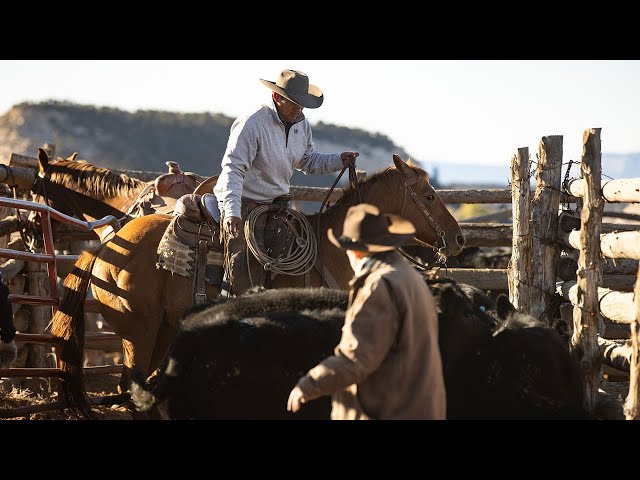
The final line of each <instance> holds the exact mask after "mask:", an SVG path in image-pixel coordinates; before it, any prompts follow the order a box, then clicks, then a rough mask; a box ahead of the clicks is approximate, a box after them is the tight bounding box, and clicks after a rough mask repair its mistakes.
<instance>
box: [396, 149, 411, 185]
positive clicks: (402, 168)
mask: <svg viewBox="0 0 640 480" xmlns="http://www.w3.org/2000/svg"><path fill="white" fill-rule="evenodd" d="M393 163H394V164H395V165H396V168H397V169H398V171H399V172H400V173H402V174H403V175H404V177H405V178H409V179H410V178H411V177H412V176H413V170H412V169H411V167H410V166H409V165H407V162H405V161H404V160H402V158H400V155H396V154H395V153H394V154H393Z"/></svg>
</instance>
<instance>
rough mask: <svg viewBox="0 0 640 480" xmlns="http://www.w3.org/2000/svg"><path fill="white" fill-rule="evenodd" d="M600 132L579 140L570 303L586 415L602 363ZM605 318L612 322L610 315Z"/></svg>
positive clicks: (594, 130)
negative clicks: (579, 202)
mask: <svg viewBox="0 0 640 480" xmlns="http://www.w3.org/2000/svg"><path fill="white" fill-rule="evenodd" d="M600 131H601V129H600V128H591V129H587V130H585V131H584V135H583V137H582V144H583V148H582V152H583V154H582V160H581V162H580V171H581V176H582V178H584V179H586V183H585V189H584V193H583V199H584V202H583V208H582V212H581V214H580V221H581V223H580V232H581V237H580V245H581V246H582V248H581V249H580V256H579V258H578V282H577V284H576V288H575V301H572V302H571V303H573V304H574V305H575V308H574V311H573V337H572V339H571V345H570V347H571V350H572V352H573V354H574V355H576V358H577V360H578V361H579V364H580V368H581V370H582V376H583V379H584V391H585V408H586V410H587V411H588V412H593V411H594V410H595V408H596V405H597V402H598V386H599V385H600V377H601V367H600V366H601V363H602V362H601V359H600V350H599V348H598V327H599V323H600V322H601V321H602V320H601V319H600V317H599V313H598V300H599V297H598V285H600V284H601V283H602V266H601V265H602V263H601V260H600V242H599V239H600V232H601V229H602V210H603V208H604V199H603V198H602V196H601V194H600V192H601V189H600V178H601V160H602V154H601V143H600ZM594 240H595V241H594ZM601 300H602V299H601ZM601 308H602V307H601ZM603 310H604V309H603ZM603 314H604V312H603ZM605 316H607V317H608V318H611V317H610V316H609V315H605ZM611 319H612V320H614V319H613V318H611Z"/></svg>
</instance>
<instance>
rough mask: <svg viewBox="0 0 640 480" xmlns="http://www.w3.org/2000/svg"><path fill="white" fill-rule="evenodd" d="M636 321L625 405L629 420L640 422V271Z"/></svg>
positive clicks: (636, 289)
mask: <svg viewBox="0 0 640 480" xmlns="http://www.w3.org/2000/svg"><path fill="white" fill-rule="evenodd" d="M634 293H635V307H636V308H635V311H636V321H635V322H633V323H632V324H631V362H630V365H629V393H628V395H627V401H626V402H625V404H624V414H625V418H626V419H627V420H640V331H638V330H639V329H640V270H639V271H638V275H637V278H636V286H635V291H634Z"/></svg>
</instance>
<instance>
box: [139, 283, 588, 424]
mask: <svg viewBox="0 0 640 480" xmlns="http://www.w3.org/2000/svg"><path fill="white" fill-rule="evenodd" d="M425 281H426V282H428V284H429V286H430V287H431V290H432V292H433V293H434V295H435V297H436V300H437V304H438V314H439V342H440V349H441V354H442V358H443V369H444V375H445V382H446V388H447V400H448V403H447V409H448V418H449V419H586V418H589V415H588V414H587V413H586V411H585V410H584V408H583V388H582V384H581V377H580V373H579V368H578V365H577V363H576V361H575V360H574V359H573V357H572V356H571V355H570V353H569V349H568V345H567V343H566V341H564V340H563V339H562V338H561V337H560V335H559V334H558V333H557V331H556V330H554V329H553V328H551V327H549V326H547V325H546V324H544V323H542V322H540V321H538V320H536V319H534V318H533V317H531V316H528V315H524V314H521V313H518V312H517V311H515V309H514V308H513V305H511V304H510V302H509V301H508V299H507V298H506V296H504V295H500V296H498V298H497V299H496V300H495V301H494V300H492V299H491V298H489V297H488V296H487V295H485V294H484V293H483V292H482V291H480V290H478V289H476V288H474V287H472V286H469V285H461V284H457V283H456V282H454V281H452V280H450V279H438V280H432V279H428V278H426V277H425ZM347 300H348V292H346V291H342V290H333V289H328V288H315V289H304V288H288V289H287V288H285V289H274V290H257V291H253V292H248V293H246V294H244V295H242V296H239V297H233V298H228V299H226V298H221V299H219V300H217V301H215V302H213V303H210V304H208V305H206V306H200V307H199V308H198V309H194V310H192V311H191V312H189V313H188V314H187V316H186V318H185V320H184V322H183V323H182V324H181V326H180V328H179V330H178V333H177V334H176V336H175V337H174V341H173V344H172V347H171V350H170V352H169V354H168V355H167V356H166V358H165V361H164V363H163V365H162V366H161V367H160V368H159V369H158V371H156V372H155V373H154V374H153V375H152V376H150V378H149V379H144V378H138V379H137V380H135V381H134V382H133V384H132V387H131V391H130V394H131V400H132V401H133V403H134V404H135V408H136V409H137V410H138V411H143V412H149V413H150V414H153V415H156V416H157V417H156V418H164V419H328V418H329V414H330V399H329V397H323V398H321V399H317V400H315V401H313V402H309V403H308V404H305V405H304V406H303V408H302V409H301V410H300V412H298V413H297V414H295V415H294V414H292V413H290V412H287V410H286V403H287V396H288V394H289V392H290V390H291V388H292V387H293V386H294V385H295V383H296V382H297V380H298V379H299V377H300V376H301V375H303V374H304V373H306V372H307V370H308V369H310V368H311V367H313V366H315V365H316V364H317V363H318V362H319V361H320V360H321V359H323V358H324V357H325V356H327V355H328V354H330V353H332V351H333V349H334V347H335V345H337V343H338V341H339V338H340V334H341V328H342V325H343V322H344V314H345V309H346V307H347ZM152 418H154V417H152Z"/></svg>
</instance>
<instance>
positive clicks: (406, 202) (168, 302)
mask: <svg viewBox="0 0 640 480" xmlns="http://www.w3.org/2000/svg"><path fill="white" fill-rule="evenodd" d="M393 162H394V165H392V166H390V167H388V168H387V169H385V170H382V171H379V172H375V173H373V174H371V175H370V176H368V177H367V178H365V179H364V180H362V181H360V182H359V184H358V189H357V190H355V189H353V188H349V189H346V190H345V191H344V193H343V195H342V196H341V197H340V198H339V199H338V200H337V201H336V202H335V203H334V204H333V205H332V206H331V207H330V208H328V209H327V210H326V211H324V212H322V213H319V214H314V215H310V216H308V221H309V224H310V225H313V226H317V231H318V232H322V234H321V235H320V237H319V238H317V242H318V257H319V259H320V262H321V264H322V265H323V271H326V272H328V273H329V274H330V275H331V277H332V278H333V279H334V281H335V283H336V284H337V286H338V288H340V289H344V290H347V289H348V282H349V280H350V278H351V276H352V274H353V271H352V270H351V267H350V265H349V259H348V258H347V255H346V254H345V253H344V252H342V251H341V250H339V249H338V248H337V247H335V246H334V245H333V244H332V243H331V242H329V241H328V239H327V236H326V234H325V233H326V231H327V229H328V228H333V229H334V230H335V231H341V230H342V224H343V222H344V217H345V215H346V211H347V209H348V208H349V207H350V206H351V205H354V204H355V203H358V202H359V201H360V200H361V201H363V202H367V203H371V204H374V205H376V206H378V208H379V209H380V210H381V211H382V212H385V213H387V212H388V213H395V214H398V215H400V216H403V217H405V218H407V219H409V220H410V221H412V222H413V224H414V225H415V227H416V235H415V241H416V242H417V243H422V244H428V245H440V244H442V243H443V244H444V245H445V246H443V247H441V251H442V253H443V254H445V255H447V256H448V255H457V254H458V253H460V251H461V250H462V246H463V244H464V235H463V233H462V231H461V229H460V226H459V225H458V223H457V222H456V220H455V218H454V217H453V216H452V215H451V213H450V212H449V211H448V210H447V208H446V206H445V204H444V203H443V202H442V200H441V199H440V197H439V196H438V194H437V192H436V191H435V190H434V189H433V187H432V186H431V184H430V183H429V178H428V175H427V173H426V172H425V171H424V170H422V169H421V168H419V167H417V166H416V165H413V164H411V163H410V162H409V163H406V162H405V161H403V160H402V159H401V158H400V157H399V156H397V155H394V156H393ZM389 192H394V194H393V195H390V194H389ZM358 194H359V195H358ZM171 219H172V217H171V216H170V215H162V214H152V215H147V216H144V217H140V218H136V219H134V220H132V221H130V222H129V223H127V224H126V225H125V226H124V227H123V228H122V229H121V230H120V231H119V232H118V233H117V234H116V235H115V236H114V237H113V238H112V239H111V240H109V241H108V242H106V243H104V244H103V245H101V246H100V247H99V248H98V249H94V250H88V251H85V252H83V254H82V255H81V256H80V258H79V260H78V261H77V262H76V264H75V267H74V270H73V271H72V272H71V274H70V275H68V276H67V278H66V279H65V289H64V294H63V298H62V301H61V303H60V306H59V310H58V311H57V312H56V313H55V314H54V316H53V319H52V329H51V331H52V333H53V334H54V335H56V336H59V337H61V338H62V339H64V340H65V342H64V345H63V347H62V350H61V355H60V358H61V360H62V366H63V368H64V369H65V371H67V372H68V373H69V379H70V383H69V385H72V386H73V390H74V391H75V394H74V393H70V396H71V397H73V398H76V399H78V400H79V401H82V398H81V397H82V394H81V393H82V391H83V385H82V382H81V375H80V372H81V368H80V366H81V360H82V352H83V349H84V344H83V341H82V339H83V335H82V334H81V332H80V331H79V330H78V329H79V328H82V322H81V321H80V319H81V318H82V316H81V314H82V304H83V301H84V298H85V296H86V292H87V289H88V286H89V282H91V291H92V293H93V296H94V298H95V299H96V300H97V301H98V305H99V310H100V313H101V314H102V315H103V316H104V318H105V320H106V322H107V323H108V324H109V326H110V327H111V328H112V329H113V331H114V332H115V333H116V334H117V335H118V336H120V337H121V338H122V339H123V347H124V365H125V375H123V380H122V382H121V388H124V389H126V388H127V387H128V381H129V376H130V373H131V371H132V370H138V371H140V372H141V373H142V374H144V375H149V374H150V373H151V372H153V371H154V370H155V369H156V368H157V367H158V366H159V365H160V363H161V361H162V359H163V358H164V357H165V355H166V353H167V350H168V348H169V344H170V342H171V339H172V338H173V335H174V333H175V331H176V328H177V327H178V325H179V323H180V321H181V319H182V317H183V315H184V313H185V312H186V311H187V309H188V308H189V307H191V305H192V303H193V302H192V298H193V297H192V287H193V279H192V278H187V277H183V276H181V275H175V274H172V273H171V272H169V271H167V270H162V269H157V268H156V263H157V260H158V254H157V250H158V245H159V243H160V240H161V238H162V236H163V234H164V233H165V230H166V229H167V226H168V225H169V222H170V221H171ZM308 277H309V278H305V275H297V276H293V275H278V276H276V277H275V278H274V279H273V282H272V286H273V288H283V287H303V286H305V285H307V282H306V280H308V281H309V282H310V286H323V285H324V278H325V277H324V276H323V275H321V273H320V271H319V269H311V270H310V272H309V275H308ZM218 294H219V290H218V288H217V287H214V286H209V289H208V291H207V297H208V298H215V297H216V296H217V295H218Z"/></svg>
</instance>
